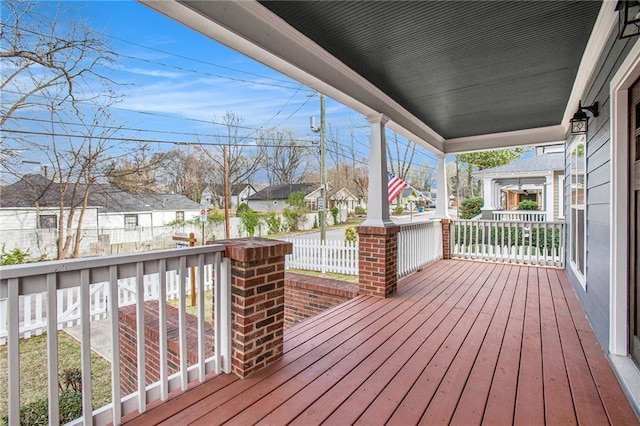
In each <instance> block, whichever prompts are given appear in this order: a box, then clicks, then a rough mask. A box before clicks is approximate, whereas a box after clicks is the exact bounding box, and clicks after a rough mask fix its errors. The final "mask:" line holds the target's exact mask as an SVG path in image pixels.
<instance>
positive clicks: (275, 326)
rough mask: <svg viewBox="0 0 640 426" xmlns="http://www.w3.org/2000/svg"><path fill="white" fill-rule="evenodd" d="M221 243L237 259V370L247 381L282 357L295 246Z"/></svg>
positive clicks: (262, 242)
mask: <svg viewBox="0 0 640 426" xmlns="http://www.w3.org/2000/svg"><path fill="white" fill-rule="evenodd" d="M216 243H217V244H225V245H226V246H227V250H226V257H228V258H229V259H231V312H232V314H231V315H232V319H231V323H232V349H231V352H232V353H231V364H232V371H233V372H234V373H235V374H237V375H238V376H239V377H246V376H248V375H249V374H251V373H254V372H256V371H258V370H260V369H262V368H264V367H266V366H267V365H269V364H271V363H273V362H275V361H277V360H278V359H280V358H281V357H282V353H283V333H284V258H285V255H287V254H290V253H291V252H292V251H293V245H292V244H291V243H287V242H283V241H278V240H270V239H265V238H238V239H234V240H225V241H216Z"/></svg>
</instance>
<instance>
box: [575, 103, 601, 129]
mask: <svg viewBox="0 0 640 426" xmlns="http://www.w3.org/2000/svg"><path fill="white" fill-rule="evenodd" d="M585 110H587V111H590V112H591V114H593V116H594V117H597V116H598V102H596V103H594V104H593V105H591V106H587V107H583V106H582V101H580V102H579V103H578V111H576V113H575V114H573V118H572V119H571V134H572V135H584V134H586V133H587V130H588V129H589V116H588V115H587V113H586V112H584V111H585Z"/></svg>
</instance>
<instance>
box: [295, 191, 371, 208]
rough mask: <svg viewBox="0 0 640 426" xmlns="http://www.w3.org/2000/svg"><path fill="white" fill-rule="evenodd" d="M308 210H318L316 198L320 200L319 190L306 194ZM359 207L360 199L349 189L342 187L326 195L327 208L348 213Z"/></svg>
mask: <svg viewBox="0 0 640 426" xmlns="http://www.w3.org/2000/svg"><path fill="white" fill-rule="evenodd" d="M304 198H305V200H307V206H308V208H309V210H318V198H320V188H317V189H315V190H314V191H312V192H310V193H309V194H307V195H306V196H305V197H304ZM360 205H361V199H360V198H359V197H358V196H356V195H355V194H354V193H353V192H352V191H350V190H349V189H347V188H345V187H342V188H340V189H338V190H337V191H334V190H333V189H329V192H328V194H327V208H329V209H331V208H333V207H338V208H339V209H346V210H347V212H348V213H351V212H353V211H354V210H355V208H356V206H360Z"/></svg>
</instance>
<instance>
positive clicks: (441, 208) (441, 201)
mask: <svg viewBox="0 0 640 426" xmlns="http://www.w3.org/2000/svg"><path fill="white" fill-rule="evenodd" d="M436 157H438V166H437V167H436V184H437V185H438V189H437V190H436V193H437V196H436V214H435V217H436V218H439V219H443V218H449V213H448V212H449V191H447V167H446V164H445V162H444V159H445V157H446V155H444V154H437V155H436Z"/></svg>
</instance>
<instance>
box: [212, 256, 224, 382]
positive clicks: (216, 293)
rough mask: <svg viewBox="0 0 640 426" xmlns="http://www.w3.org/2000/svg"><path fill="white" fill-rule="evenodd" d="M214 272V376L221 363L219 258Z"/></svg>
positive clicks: (220, 281)
mask: <svg viewBox="0 0 640 426" xmlns="http://www.w3.org/2000/svg"><path fill="white" fill-rule="evenodd" d="M213 268H214V270H215V277H214V282H213V300H214V301H215V305H214V306H213V318H214V321H213V348H214V350H215V352H214V353H215V372H216V374H220V371H221V370H222V366H221V364H222V361H221V355H222V354H221V352H220V346H221V345H222V332H221V328H222V312H221V310H220V309H218V308H219V307H220V299H221V297H222V286H223V285H224V283H223V281H222V274H221V270H220V269H221V268H220V258H219V257H216V260H215V263H214V265H213Z"/></svg>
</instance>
